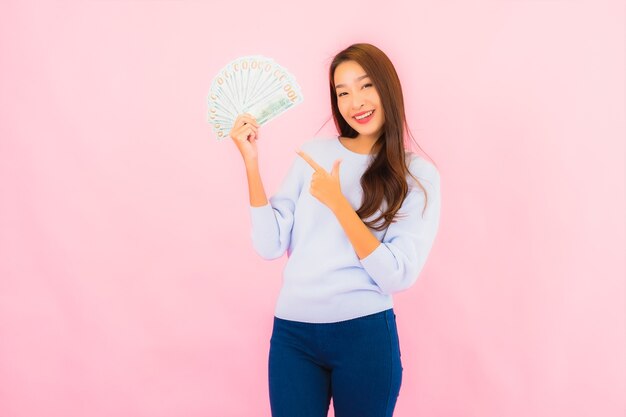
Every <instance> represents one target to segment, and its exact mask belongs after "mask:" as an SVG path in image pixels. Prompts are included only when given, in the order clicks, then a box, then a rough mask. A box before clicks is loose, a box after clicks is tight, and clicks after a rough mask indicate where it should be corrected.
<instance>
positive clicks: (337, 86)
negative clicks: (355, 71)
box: [335, 74, 369, 90]
mask: <svg viewBox="0 0 626 417" xmlns="http://www.w3.org/2000/svg"><path fill="white" fill-rule="evenodd" d="M365 77H369V75H367V74H363V75H361V76H360V77H356V80H357V81H360V80H362V79H363V78H365ZM345 86H346V85H345V84H337V85H336V86H335V90H336V89H338V88H340V87H345Z"/></svg>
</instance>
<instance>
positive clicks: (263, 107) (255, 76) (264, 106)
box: [208, 55, 303, 140]
mask: <svg viewBox="0 0 626 417" xmlns="http://www.w3.org/2000/svg"><path fill="white" fill-rule="evenodd" d="M302 99H303V97H302V91H301V90H300V86H299V85H298V83H297V82H296V79H295V78H294V77H293V75H291V74H290V73H289V72H288V71H287V70H286V69H285V68H283V67H282V66H280V65H279V64H278V63H277V62H276V61H274V60H273V59H271V58H267V57H264V56H262V55H250V56H244V57H241V58H238V59H235V60H234V61H232V62H230V63H229V64H228V65H226V66H225V67H224V68H222V69H221V70H220V71H219V73H218V74H217V76H216V77H215V78H214V79H213V83H212V84H211V90H210V91H209V116H208V117H209V123H210V124H212V125H213V131H214V132H215V134H216V136H217V139H218V140H221V139H225V138H226V137H228V133H229V132H230V130H231V129H232V127H233V123H234V122H235V119H236V118H237V116H238V115H239V114H241V113H250V114H251V115H252V116H254V118H255V119H256V121H257V122H258V123H259V124H261V125H263V124H265V123H267V122H269V121H270V120H272V119H274V118H275V117H276V116H278V115H280V114H282V113H284V112H285V111H286V110H288V109H290V108H291V107H293V106H295V105H297V104H299V103H301V102H302Z"/></svg>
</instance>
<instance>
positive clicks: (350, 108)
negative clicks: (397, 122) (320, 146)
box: [334, 61, 385, 139]
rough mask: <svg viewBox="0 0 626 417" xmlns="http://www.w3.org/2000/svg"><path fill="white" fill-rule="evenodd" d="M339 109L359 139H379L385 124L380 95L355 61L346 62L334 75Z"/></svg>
mask: <svg viewBox="0 0 626 417" xmlns="http://www.w3.org/2000/svg"><path fill="white" fill-rule="evenodd" d="M334 83H335V94H336V96H337V107H338V108H339V113H341V115H342V116H343V118H344V120H345V121H346V122H348V124H349V125H350V126H351V127H352V128H353V129H354V130H356V131H357V132H359V135H360V136H367V137H371V138H374V139H376V138H378V137H379V136H380V134H381V132H382V128H383V125H384V123H385V113H384V112H383V108H382V104H381V102H380V96H379V95H378V91H377V90H376V87H375V86H374V84H373V83H372V80H371V79H370V78H369V76H368V75H367V74H366V73H365V71H364V70H363V68H362V67H361V66H360V65H359V64H358V63H357V62H356V61H344V62H342V63H341V64H339V65H338V66H337V68H336V69H335V74H334Z"/></svg>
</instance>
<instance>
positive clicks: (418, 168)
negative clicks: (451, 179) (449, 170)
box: [406, 151, 440, 184]
mask: <svg viewBox="0 0 626 417" xmlns="http://www.w3.org/2000/svg"><path fill="white" fill-rule="evenodd" d="M406 159H407V166H408V168H409V172H410V173H411V174H412V175H414V176H415V177H417V178H418V179H419V180H420V181H422V180H424V181H428V182H430V183H432V184H438V183H439V180H440V175H439V170H438V169H437V167H436V166H435V164H433V163H432V162H430V161H428V160H427V159H426V158H424V157H422V156H421V155H417V154H416V153H414V152H411V151H407V152H406Z"/></svg>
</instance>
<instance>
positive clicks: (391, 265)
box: [250, 136, 441, 323]
mask: <svg viewBox="0 0 626 417" xmlns="http://www.w3.org/2000/svg"><path fill="white" fill-rule="evenodd" d="M300 149H302V150H303V151H304V152H306V153H307V154H309V155H310V156H311V158H313V160H314V161H316V162H317V163H318V164H320V165H321V166H322V167H324V169H326V170H327V171H328V172H330V171H331V169H332V166H333V162H334V161H335V160H336V159H338V158H342V159H343V160H342V162H341V165H340V170H339V178H340V184H341V191H342V193H343V195H344V196H345V197H346V198H347V199H348V201H349V202H350V204H351V206H352V207H353V208H354V209H355V210H357V209H358V208H359V207H360V206H361V199H362V196H363V189H362V188H361V184H360V180H361V176H362V175H363V173H364V172H365V169H366V168H367V166H368V164H369V162H370V158H372V157H373V156H372V155H368V154H360V153H356V152H353V151H351V150H349V149H347V148H346V147H345V146H344V145H343V144H342V143H341V142H340V141H339V139H338V137H337V136H333V137H330V138H328V137H317V138H313V139H312V140H309V141H308V142H305V143H304V144H303V145H302V146H301V147H300ZM408 161H410V165H409V170H410V171H411V173H412V174H413V175H414V176H416V177H417V178H418V179H419V181H420V183H421V184H422V186H423V187H424V188H425V189H426V191H427V193H428V205H427V207H426V210H425V211H424V215H423V217H422V210H423V208H424V192H423V191H422V189H421V188H420V187H419V186H418V185H417V184H416V182H415V180H413V178H411V177H410V176H407V178H408V179H409V187H410V192H409V194H408V195H407V197H406V199H405V200H404V202H403V204H402V208H401V209H400V211H399V214H401V215H404V214H406V215H404V217H402V218H398V214H396V219H397V221H396V222H395V223H392V224H391V225H389V226H388V227H387V229H386V230H383V231H380V232H379V231H376V230H373V229H370V231H371V232H372V233H373V234H374V236H376V238H378V240H379V241H381V244H380V245H379V246H378V247H377V248H376V249H375V250H374V251H373V252H372V253H371V254H369V255H368V256H367V257H365V258H363V259H361V260H359V258H358V256H357V255H356V252H355V251H354V248H353V246H352V244H351V242H350V240H349V239H348V237H347V235H346V234H345V231H344V230H343V228H342V227H341V225H340V223H339V221H338V220H337V218H336V217H335V215H334V213H333V212H332V211H331V210H330V209H329V208H328V207H327V206H326V205H324V204H323V203H321V202H320V201H319V200H318V199H316V198H315V197H313V196H312V195H311V194H310V192H309V187H310V181H311V175H312V174H313V168H312V167H311V166H310V165H309V164H308V163H307V162H306V161H305V160H303V159H302V158H301V157H300V156H298V155H295V159H294V161H293V163H292V164H291V167H290V169H289V172H288V173H287V176H286V177H285V179H284V180H283V182H282V184H281V186H280V188H279V190H278V191H277V192H276V193H275V194H274V195H273V196H272V197H270V198H269V202H268V204H266V205H265V206H261V207H253V206H250V214H251V224H252V231H251V237H252V244H253V247H254V249H255V250H256V252H257V253H258V254H259V255H260V256H261V257H262V258H264V259H275V258H279V257H280V256H282V255H283V254H284V253H285V251H287V254H288V257H289V259H288V260H287V264H286V265H285V269H284V272H283V284H282V288H281V290H280V294H279V296H278V301H277V303H276V309H275V315H276V317H278V318H282V319H286V320H295V321H302V322H309V323H332V322H337V321H342V320H348V319H352V318H356V317H360V316H364V315H367V314H372V313H377V312H379V311H383V310H386V309H389V308H391V307H393V299H392V294H393V293H394V292H398V291H402V290H405V289H407V288H408V287H410V286H411V285H412V284H413V283H414V282H415V281H416V279H417V277H418V275H419V273H420V271H421V270H422V268H423V267H424V264H425V263H426V259H427V257H428V254H429V252H430V249H431V247H432V245H433V242H434V240H435V236H436V234H437V230H438V228H439V212H440V206H441V199H440V190H439V172H438V171H437V169H436V168H435V166H434V165H432V164H431V163H429V162H427V161H426V160H425V159H423V158H421V157H419V156H417V155H415V154H413V153H411V152H407V162H408ZM383 207H386V206H385V204H384V203H383ZM379 213H380V210H379V212H378V213H376V214H374V215H372V216H371V217H369V218H368V219H367V220H373V219H374V218H376V217H377V216H378V214H379ZM377 224H379V223H377Z"/></svg>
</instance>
